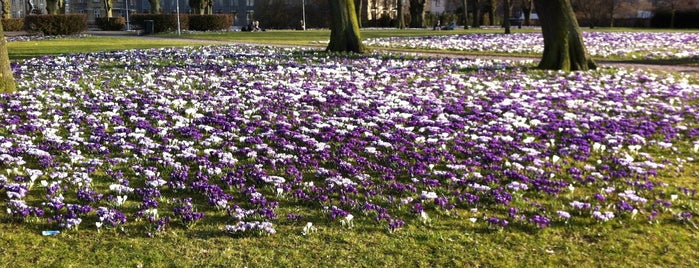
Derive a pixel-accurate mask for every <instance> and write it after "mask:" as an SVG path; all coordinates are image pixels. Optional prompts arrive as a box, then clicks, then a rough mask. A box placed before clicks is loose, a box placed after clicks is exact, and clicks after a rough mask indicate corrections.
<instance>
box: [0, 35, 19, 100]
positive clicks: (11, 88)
mask: <svg viewBox="0 0 699 268" xmlns="http://www.w3.org/2000/svg"><path fill="white" fill-rule="evenodd" d="M15 90H17V86H16V85H15V78H14V77H13V76H12V68H10V58H9V56H8V55H7V40H5V31H4V30H3V27H2V23H0V92H7V93H11V92H15Z"/></svg>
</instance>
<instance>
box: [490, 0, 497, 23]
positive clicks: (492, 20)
mask: <svg viewBox="0 0 699 268" xmlns="http://www.w3.org/2000/svg"><path fill="white" fill-rule="evenodd" d="M497 9H498V7H497V3H496V1H495V0H490V3H488V20H489V23H490V26H493V25H497V24H495V11H496V10H497Z"/></svg>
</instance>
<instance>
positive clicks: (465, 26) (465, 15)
mask: <svg viewBox="0 0 699 268" xmlns="http://www.w3.org/2000/svg"><path fill="white" fill-rule="evenodd" d="M463 4H464V29H468V0H464V1H463Z"/></svg>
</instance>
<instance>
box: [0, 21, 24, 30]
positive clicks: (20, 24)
mask: <svg viewBox="0 0 699 268" xmlns="http://www.w3.org/2000/svg"><path fill="white" fill-rule="evenodd" d="M2 28H3V30H4V31H6V32H16V31H22V30H24V19H23V18H19V19H2Z"/></svg>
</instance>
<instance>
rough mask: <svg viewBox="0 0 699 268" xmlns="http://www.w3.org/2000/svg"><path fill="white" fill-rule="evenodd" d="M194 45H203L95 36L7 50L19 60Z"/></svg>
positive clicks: (15, 44)
mask: <svg viewBox="0 0 699 268" xmlns="http://www.w3.org/2000/svg"><path fill="white" fill-rule="evenodd" d="M193 45H201V43H195V42H188V41H186V40H185V41H183V40H163V39H147V38H139V37H105V36H94V37H85V38H64V39H51V40H41V41H21V42H8V43H7V50H8V54H9V56H10V59H11V60H18V59H26V58H34V57H40V56H55V55H61V54H69V53H88V52H98V51H111V50H126V49H137V48H140V49H143V48H159V47H182V46H193Z"/></svg>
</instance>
